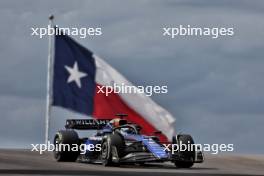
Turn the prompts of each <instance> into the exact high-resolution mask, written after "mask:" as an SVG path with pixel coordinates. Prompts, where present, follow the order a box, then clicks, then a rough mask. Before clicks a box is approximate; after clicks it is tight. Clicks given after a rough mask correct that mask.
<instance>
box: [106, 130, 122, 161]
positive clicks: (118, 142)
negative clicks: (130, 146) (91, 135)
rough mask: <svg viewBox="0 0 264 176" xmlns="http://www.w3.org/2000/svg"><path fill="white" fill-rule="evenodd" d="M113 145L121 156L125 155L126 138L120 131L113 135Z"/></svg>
mask: <svg viewBox="0 0 264 176" xmlns="http://www.w3.org/2000/svg"><path fill="white" fill-rule="evenodd" d="M110 137H111V145H112V146H113V147H115V148H116V150H117V151H116V152H117V155H118V157H119V158H121V157H123V156H124V155H125V151H124V150H125V146H126V144H125V139H124V137H123V136H122V135H121V134H120V133H119V132H114V133H113V134H112V135H111V136H110Z"/></svg>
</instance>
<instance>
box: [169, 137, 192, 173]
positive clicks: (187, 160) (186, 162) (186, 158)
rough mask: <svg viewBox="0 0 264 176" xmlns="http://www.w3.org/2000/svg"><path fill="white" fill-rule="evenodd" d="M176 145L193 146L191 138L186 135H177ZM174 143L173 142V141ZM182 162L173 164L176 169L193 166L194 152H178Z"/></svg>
mask: <svg viewBox="0 0 264 176" xmlns="http://www.w3.org/2000/svg"><path fill="white" fill-rule="evenodd" d="M177 141H178V145H180V143H181V144H183V145H192V144H194V141H193V138H192V137H191V136H190V135H188V134H181V135H178V140H177ZM173 142H175V140H173ZM179 153H180V156H181V158H183V160H182V161H176V162H175V163H174V164H175V166H176V167H178V168H190V167H192V166H193V164H194V159H195V151H188V150H186V151H179Z"/></svg>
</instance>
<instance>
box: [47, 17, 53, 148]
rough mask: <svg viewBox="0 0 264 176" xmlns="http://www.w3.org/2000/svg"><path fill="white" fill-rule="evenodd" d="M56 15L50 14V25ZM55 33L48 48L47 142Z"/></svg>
mask: <svg viewBox="0 0 264 176" xmlns="http://www.w3.org/2000/svg"><path fill="white" fill-rule="evenodd" d="M53 19H54V16H53V15H50V16H49V26H50V27H53V26H54V25H53ZM52 39H53V35H49V48H48V66H47V97H46V115H45V144H48V141H49V126H50V114H51V103H52V77H53V40H52Z"/></svg>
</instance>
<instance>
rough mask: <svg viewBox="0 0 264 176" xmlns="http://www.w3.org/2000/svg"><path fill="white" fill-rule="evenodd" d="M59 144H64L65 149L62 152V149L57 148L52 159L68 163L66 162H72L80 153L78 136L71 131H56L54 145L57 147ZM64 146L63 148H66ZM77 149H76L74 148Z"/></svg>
mask: <svg viewBox="0 0 264 176" xmlns="http://www.w3.org/2000/svg"><path fill="white" fill-rule="evenodd" d="M60 144H66V145H67V147H65V149H66V150H64V151H62V150H61V149H64V147H62V145H61V147H58V148H56V149H55V150H54V151H53V153H54V158H55V159H56V160H57V161H62V162H65V161H68V162H70V161H71V162H74V161H76V159H77V158H78V156H79V154H80V151H79V136H78V134H77V133H76V132H75V131H73V130H61V131H58V132H57V134H56V135H55V137H54V145H55V146H59V145H60ZM66 145H65V146H66ZM73 147H75V149H76V150H75V151H72V149H73ZM76 147H78V148H76Z"/></svg>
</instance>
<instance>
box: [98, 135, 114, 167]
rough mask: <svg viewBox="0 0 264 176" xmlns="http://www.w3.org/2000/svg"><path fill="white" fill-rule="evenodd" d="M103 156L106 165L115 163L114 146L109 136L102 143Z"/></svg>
mask: <svg viewBox="0 0 264 176" xmlns="http://www.w3.org/2000/svg"><path fill="white" fill-rule="evenodd" d="M101 150H102V151H101V157H102V163H103V165H104V166H111V165H113V162H112V146H111V141H110V138H109V137H108V138H107V139H106V140H105V141H104V142H103V143H102V149H101Z"/></svg>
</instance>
